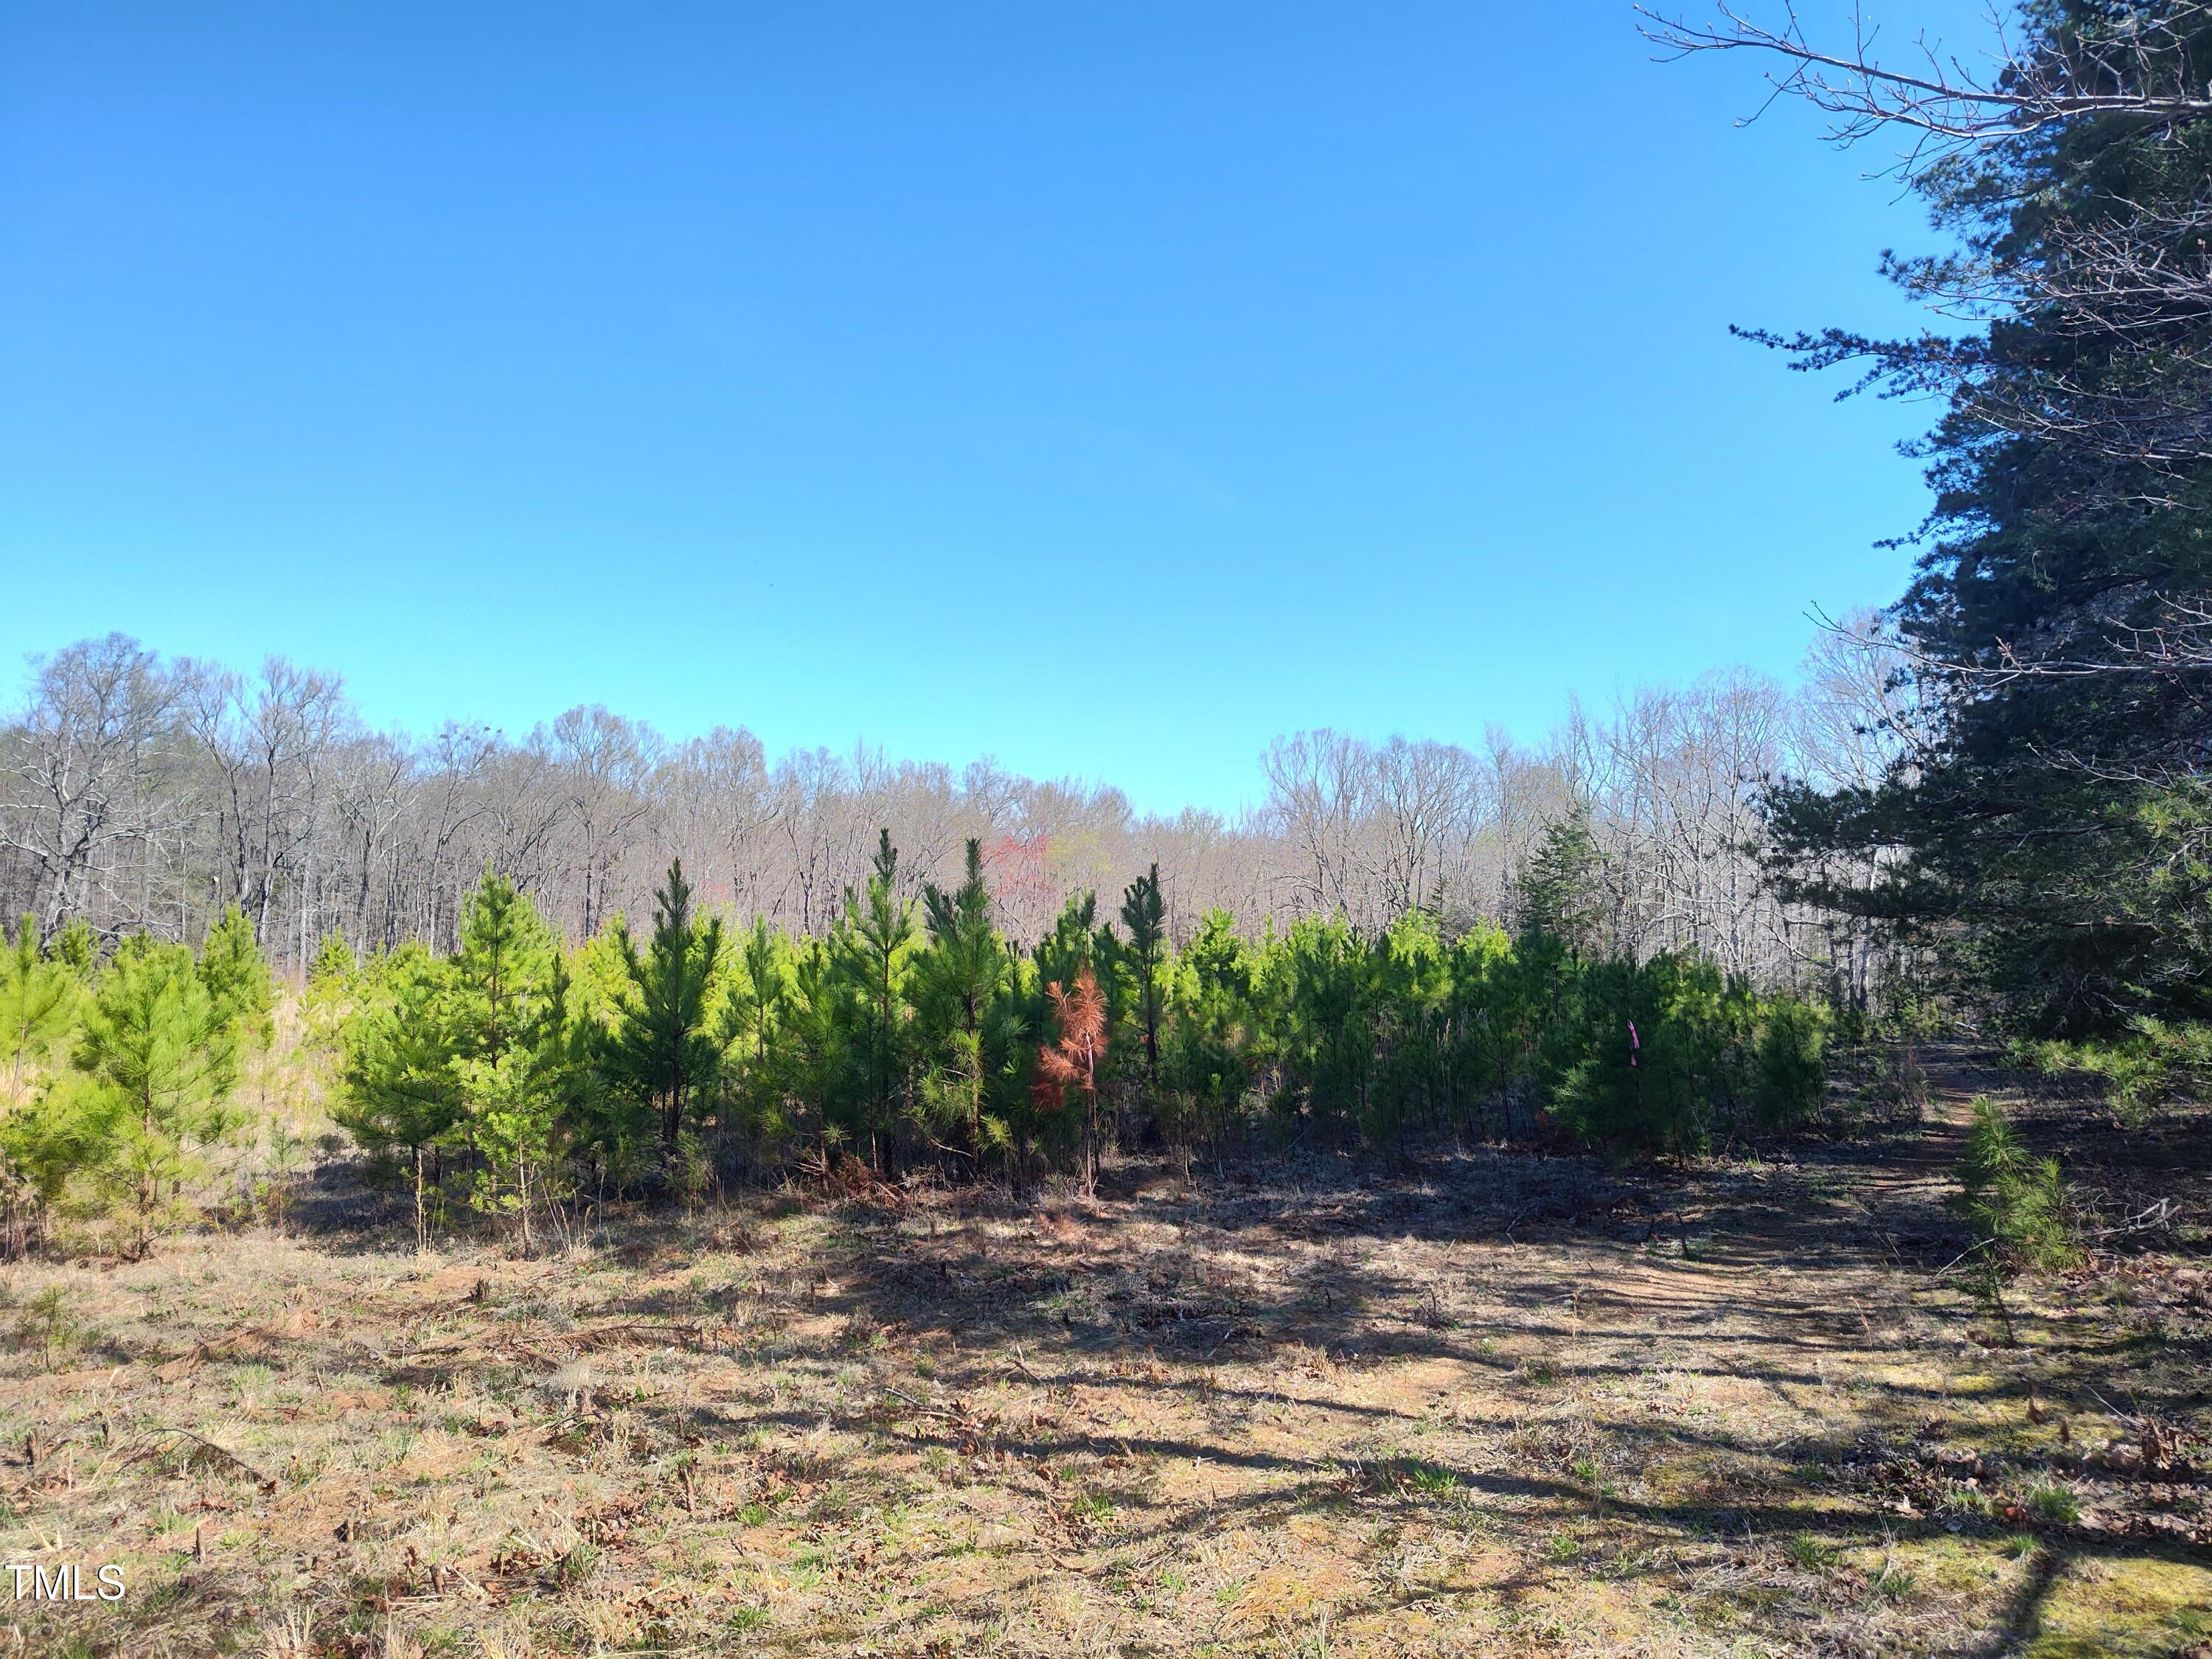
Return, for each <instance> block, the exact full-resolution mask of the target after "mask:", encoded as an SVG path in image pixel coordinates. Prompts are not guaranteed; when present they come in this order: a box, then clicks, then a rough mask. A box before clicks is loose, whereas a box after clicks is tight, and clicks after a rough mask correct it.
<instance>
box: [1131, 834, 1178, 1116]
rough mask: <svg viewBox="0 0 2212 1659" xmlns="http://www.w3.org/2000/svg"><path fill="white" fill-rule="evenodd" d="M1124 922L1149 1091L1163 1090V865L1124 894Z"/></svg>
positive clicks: (1165, 948) (1150, 1094)
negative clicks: (1161, 976)
mask: <svg viewBox="0 0 2212 1659" xmlns="http://www.w3.org/2000/svg"><path fill="white" fill-rule="evenodd" d="M1121 925H1122V926H1123V927H1126V928H1127V929H1128V930H1129V943H1128V945H1127V948H1126V949H1125V950H1124V951H1122V964H1123V968H1124V970H1125V971H1126V972H1127V975H1128V976H1129V979H1130V981H1131V982H1132V984H1133V988H1134V990H1135V992H1136V1002H1137V1006H1136V1007H1135V1009H1134V1010H1133V1012H1134V1013H1135V1015H1136V1018H1137V1024H1138V1028H1139V1030H1141V1031H1142V1032H1143V1034H1144V1039H1145V1094H1146V1098H1147V1099H1148V1100H1157V1099H1158V1097H1159V1092H1160V970H1161V969H1162V967H1163V966H1164V964H1165V963H1166V962H1167V955H1168V930H1167V907H1166V905H1165V904H1164V902H1162V900H1161V897H1160V866H1158V865H1157V864H1155V865H1154V866H1152V869H1151V870H1150V871H1149V872H1146V874H1144V875H1141V876H1139V877H1138V878H1136V880H1134V881H1133V882H1131V883H1130V884H1129V886H1128V890H1127V891H1126V892H1125V893H1123V895H1122V896H1121Z"/></svg>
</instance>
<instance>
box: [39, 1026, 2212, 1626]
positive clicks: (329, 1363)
mask: <svg viewBox="0 0 2212 1659" xmlns="http://www.w3.org/2000/svg"><path fill="white" fill-rule="evenodd" d="M1991 1081H1992V1079H1990V1078H1988V1077H1982V1076H1975V1075H1972V1074H1970V1073H1968V1072H1967V1071H1966V1069H1965V1067H1964V1066H1963V1064H1960V1063H1954V1064H1953V1065H1952V1066H1951V1067H1950V1070H1949V1072H1948V1073H1946V1074H1944V1075H1940V1076H1939V1078H1938V1082H1939V1084H1940V1085H1944V1087H1943V1090H1942V1092H1943V1095H1944V1097H1945V1099H1946V1101H1947V1102H1948V1106H1947V1109H1946V1110H1945V1111H1944V1112H1943V1113H1942V1114H1941V1116H1942V1119H1943V1121H1939V1122H1938V1123H1936V1125H1935V1126H1934V1127H1932V1128H1931V1129H1930V1130H1929V1131H1927V1132H1924V1133H1914V1134H1911V1135H1906V1136H1901V1137H1899V1138H1896V1139H1892V1140H1889V1141H1886V1142H1880V1143H1874V1144H1865V1143H1863V1144H1860V1145H1857V1146H1844V1147H1838V1148H1834V1149H1829V1150H1820V1149H1808V1150H1806V1151H1804V1152H1802V1156H1800V1157H1799V1158H1797V1159H1796V1161H1794V1162H1790V1163H1773V1164H1724V1165H1720V1166H1716V1167H1713V1168H1710V1169H1707V1170H1701V1171H1699V1172H1697V1173H1695V1174H1692V1175H1687V1176H1675V1177H1659V1176H1648V1177H1638V1178H1630V1177H1626V1176H1615V1175H1610V1174H1608V1173H1607V1172H1606V1171H1605V1170H1602V1169H1601V1168H1600V1167H1598V1166H1596V1165H1595V1164H1589V1163H1585V1162H1582V1161H1575V1160H1549V1161H1545V1160H1539V1159H1534V1158H1528V1157H1524V1156H1521V1155H1517V1154H1501V1153H1492V1152H1480V1151H1479V1152H1471V1153H1463V1154H1462V1153H1451V1152H1437V1153H1435V1154H1434V1155H1432V1156H1431V1157H1430V1158H1428V1159H1427V1161H1426V1163H1425V1165H1424V1169H1423V1172H1422V1174H1421V1176H1419V1178H1400V1179H1394V1180H1390V1181H1388V1182H1385V1181H1382V1180H1381V1179H1380V1178H1377V1177H1372V1176H1370V1175H1366V1174H1363V1172H1362V1171H1361V1170H1358V1168H1357V1167H1356V1166H1355V1165H1353V1164H1352V1163H1350V1162H1349V1161H1347V1160H1334V1159H1319V1160H1314V1161H1311V1162H1309V1163H1305V1164H1296V1165H1284V1166H1280V1167H1276V1168H1273V1169H1271V1170H1268V1171H1267V1172H1266V1173H1265V1175H1264V1176H1263V1177H1261V1178H1260V1179H1258V1180H1255V1182H1253V1183H1251V1184H1246V1185H1236V1184H1232V1185H1231V1186H1228V1187H1226V1188H1212V1189H1199V1190H1191V1189H1186V1188H1182V1186H1180V1185H1179V1184H1177V1183H1176V1182H1173V1181H1171V1180H1170V1178H1169V1177H1168V1176H1167V1175H1166V1174H1164V1172H1162V1171H1159V1170H1154V1169H1151V1168H1147V1167H1145V1166H1139V1165H1122V1166H1120V1167H1119V1168H1117V1169H1113V1170H1109V1182H1108V1183H1107V1186H1106V1187H1105V1188H1104V1189H1103V1191H1102V1194H1101V1196H1099V1197H1098V1198H1097V1199H1096V1200H1082V1199H1079V1198H1078V1197H1075V1196H1073V1194H1070V1195H1066V1196H1063V1197H1060V1198H1057V1199H1051V1200H1038V1201H1037V1202H1036V1203H1034V1204H1032V1205H1029V1206H1018V1207H1017V1206H1011V1205H1003V1204H1001V1205H995V1206H986V1207H984V1208H982V1209H981V1210H980V1211H979V1210H978V1208H977V1207H976V1200H975V1198H974V1196H973V1195H972V1194H971V1195H966V1196H963V1195H960V1194H925V1195H923V1196H921V1197H920V1198H917V1199H915V1200H913V1201H911V1202H909V1203H908V1204H907V1205H906V1206H905V1207H904V1208H903V1209H902V1210H901V1211H899V1212H878V1211H875V1210H870V1209H863V1208H856V1207H847V1208H841V1209H828V1208H823V1207H818V1206H807V1205H805V1204H801V1203H795V1202H793V1201H792V1200H788V1199H784V1198H777V1197H768V1198H762V1199H758V1200H748V1201H746V1202H744V1203H733V1204H732V1205H730V1206H726V1208H722V1209H719V1210H713V1211H708V1212H702V1213H701V1214H699V1215H697V1216H696V1217H694V1218H672V1217H661V1218H651V1217H635V1218H628V1219H626V1220H623V1221H622V1222H619V1223H618V1224H617V1230H616V1231H612V1232H611V1233H610V1234H609V1235H608V1236H607V1237H605V1238H602V1239H599V1240H595V1241H594V1243H593V1245H592V1248H588V1249H576V1250H574V1251H572V1252H570V1253H568V1254H567V1255H561V1256H557V1257H554V1258H551V1259H545V1260H538V1261H517V1260H513V1259H512V1258H510V1257H509V1256H507V1255H504V1254H502V1253H501V1252H500V1251H498V1250H496V1249H491V1248H489V1247H484V1248H481V1249H459V1250H456V1251H454V1252H452V1253H449V1254H447V1255H442V1256H439V1257H435V1258H432V1259H428V1260H423V1261H418V1260H416V1258H414V1257H413V1256H412V1255H409V1254H406V1253H404V1247H401V1246H399V1245H398V1244H397V1243H393V1242H392V1240H393V1239H396V1237H397V1235H396V1234H393V1235H387V1236H368V1235H363V1234H362V1233H359V1232H356V1233H351V1234H337V1235H333V1234H330V1233H325V1234H322V1235H319V1236H313V1237H301V1238H295V1239H284V1238H280V1237H274V1236H272V1235H269V1234H265V1233H263V1234H250V1235H246V1236H234V1237H221V1238H216V1237H207V1238H199V1239H192V1240H186V1241H183V1242H179V1243H177V1244H175V1245H174V1246H173V1247H172V1248H171V1249H168V1250H167V1253H166V1254H164V1255H161V1257H160V1258H158V1259H157V1260H155V1261H151V1262H148V1263H143V1264H137V1265H130V1266H119V1267H109V1268H100V1267H85V1266H73V1267H64V1266H31V1267H15V1268H11V1269H9V1273H8V1278H7V1285H6V1288H7V1291H8V1294H9V1297H10V1298H11V1300H12V1301H13V1303H14V1304H15V1306H16V1308H17V1310H19V1311H18V1313H17V1314H15V1315H10V1316H6V1317H9V1318H14V1319H17V1320H18V1321H19V1323H18V1325H17V1331H18V1335H17V1338H16V1340H15V1346H14V1349H13V1352H11V1353H10V1355H9V1358H8V1362H7V1364H6V1365H5V1367H4V1369H0V1447H4V1448H5V1449H6V1452H5V1455H6V1456H7V1458H8V1463H7V1466H6V1467H5V1468H0V1498H4V1502H5V1504H6V1506H7V1508H6V1512H5V1520H4V1523H0V1551H4V1559H5V1560H6V1561H8V1562H25V1563H42V1564H48V1565H51V1564H54V1563H58V1562H64V1561H76V1562H82V1563H87V1564H96V1563H101V1562H112V1563H117V1564H120V1565H122V1566H123V1567H124V1569H125V1572H126V1574H127V1577H128V1582H129V1584H130V1587H131V1589H130V1594H129V1595H128V1596H127V1597H126V1598H125V1600H124V1601H121V1602H119V1603H116V1604H112V1605H109V1604H100V1603H90V1604H84V1605H81V1606H76V1607H60V1608H55V1607H47V1606H44V1605H41V1604H37V1603H33V1602H16V1603H14V1604H12V1605H9V1606H8V1607H5V1608H4V1609H0V1652H9V1651H12V1652H20V1653H24V1654H38V1655H42V1656H43V1655H49V1654H62V1653H68V1652H71V1651H77V1652H84V1653H94V1652H106V1651H111V1650H113V1651H121V1652H127V1653H130V1654H131V1655H133V1656H154V1655H160V1654H164V1653H169V1654H179V1655H184V1654H200V1653H210V1652H237V1653H248V1654H256V1655H267V1656H271V1659H306V1656H309V1655H377V1656H394V1659H397V1656H417V1655H419V1656H424V1659H428V1656H432V1655H436V1654H441V1653H453V1654H466V1655H483V1656H487V1659H520V1656H526V1655H532V1656H550V1655H556V1654H587V1653H611V1652H640V1651H650V1652H660V1653H723V1652H751V1651H758V1652H762V1653H794V1654H795V1653H809V1654H833V1653H835V1654H843V1653H875V1654H884V1655H893V1654H914V1655H924V1654H963V1655H965V1654H969V1653H977V1654H1007V1655H1015V1654H1094V1653H1095V1654H1099V1655H1106V1654H1115V1655H1122V1654H1176V1655H1186V1654H1187V1655H1193V1656H1196V1655H1231V1654H1236V1655H1242V1654H1297V1655H1308V1656H1315V1659H1321V1656H1352V1655H1369V1654H1371V1655H1395V1654H1405V1653H1431V1652H1433V1653H1455V1654H1490V1653H1495V1654H1501V1655H1503V1654H1514V1655H1519V1654H1553V1653H1556V1654H1623V1655H1675V1654H1679V1655H1723V1654H1727V1655H1737V1654H1741V1655H1753V1654H1796V1653H1805V1654H1813V1653H1865V1654H1872V1653H1900V1654H1902V1653H1916V1654H1917V1653H1929V1652H1942V1653H1974V1652H1992V1653H1994V1652H1998V1651H2024V1652H2029V1653H2033V1654H2037V1655H2040V1656H2044V1659H2055V1656H2061V1655H2075V1654H2079V1655H2090V1654H2104V1653H2113V1654H2142V1655H2168V1654H2172V1653H2174V1652H2176V1651H2177V1650H2181V1649H2184V1648H2185V1647H2186V1646H2187V1645H2188V1644H2190V1643H2191V1642H2193V1641H2196V1640H2198V1639H2202V1638H2203V1635H2204V1634H2205V1633H2206V1632H2208V1631H2212V1570H2208V1566H2207V1564H2206V1557H2205V1554H2204V1553H2203V1533H2202V1531H2201V1530H2200V1523H2201V1522H2202V1521H2203V1518H2204V1517H2203V1516H2202V1515H2201V1514H2200V1513H2199V1512H2198V1511H2197V1510H2196V1509H2195V1504H2196V1503H2197V1498H2198V1496H2199V1494H2200V1492H2201V1490H2202V1488H2201V1485H2200V1484H2199V1483H2200V1482H2201V1481H2202V1480H2203V1475H2202V1474H2201V1471H2200V1469H2199V1468H2198V1465H2197V1462H2196V1461H2195V1460H2196V1458H2197V1454H2198V1451H2199V1449H2200V1442H2199V1441H2198V1439H2197V1434H2198V1432H2199V1431H2200V1429H2201V1427H2202V1424H2201V1422H2200V1421H2199V1419H2198V1418H2197V1415H2196V1414H2195V1413H2197V1412H2198V1411H2199V1409H2200V1407H2201V1405H2202V1395H2201V1394H2200V1393H2199V1392H2198V1391H2199V1390H2201V1389H2202V1386H2203V1370H2202V1367H2203V1361H2204V1358H2205V1343H2204V1339H2205V1318H2206V1301H2205V1294H2204V1288H2203V1287H2204V1284H2205V1281H2204V1279H2203V1278H2202V1277H2201V1276H2198V1277H2195V1278H2192V1277H2191V1273H2193V1272H2195V1271H2196V1270H2195V1269H2194V1268H2192V1267H2191V1266H2190V1265H2188V1263H2187V1262H2186V1261H2184V1260H2182V1259H2181V1258H2179V1257H2178V1256H2177V1255H2174V1254H2172V1251H2173V1249H2174V1247H2175V1243H2176V1240H2177V1239H2179V1242H2180V1243H2182V1244H2184V1245H2187V1244H2189V1243H2191V1241H2192V1240H2195V1241H2200V1242H2201V1239H2202V1237H2203V1235H2202V1232H2201V1231H2197V1232H2191V1231H2190V1230H2191V1229H2192V1228H2201V1225H2202V1223H2203V1210H2202V1207H2201V1200H2202V1196H2203V1183H2202V1180H2201V1177H2200V1176H2197V1175H2194V1174H2191V1175H2187V1176H2185V1177H2177V1176H2175V1174H2174V1172H2173V1170H2172V1167H2171V1166H2172V1158H2170V1157H2164V1158H2161V1157H2152V1158H2137V1160H2136V1167H2133V1168H2130V1169H2118V1170H2107V1171H2105V1172H2104V1173H2103V1175H2102V1176H2099V1177H2098V1178H2099V1179H2101V1180H2103V1181H2104V1182H2106V1185H2107V1186H2109V1187H2110V1188H2112V1190H2111V1192H2110V1193H2109V1194H2107V1201H2108V1203H2109V1205H2110V1206H2111V1208H2112V1212H2114V1213H2118V1211H2119V1210H2120V1209H2121V1208H2122V1207H2124V1205H2125V1204H2126V1203H2127V1202H2128V1201H2129V1200H2130V1197H2131V1195H2132V1194H2133V1193H2134V1192H2135V1190H2136V1188H2141V1187H2142V1186H2143V1183H2145V1182H2150V1181H2152V1180H2154V1179H2155V1180H2156V1181H2158V1182H2162V1183H2164V1186H2163V1188H2162V1190H2163V1191H2166V1192H2169V1193H2172V1194H2173V1195H2175V1196H2178V1197H2179V1198H2181V1199H2182V1200H2185V1201H2184V1204H2183V1209H2182V1212H2181V1216H2180V1222H2179V1225H2180V1228H2181V1231H2179V1233H2178V1234H2175V1233H2166V1234H2160V1235H2154V1236H2151V1237H2149V1238H2148V1241H2147V1242H2148V1243H2153V1244H2155V1245H2157V1246H2159V1247H2160V1249H2161V1250H2162V1251H2164V1252H2166V1253H2165V1254H2160V1255H2136V1256H2131V1257H2129V1258H2127V1259H2126V1260H2125V1261H2123V1262H2120V1263H2118V1265H2114V1264H2112V1263H2107V1264H2106V1267H2105V1268H2104V1269H2103V1270H2102V1271H2100V1272H2099V1273H2095V1274H2085V1275H2082V1276H2080V1277H2078V1278H2077V1279H2074V1280H2072V1281H2067V1282H2057V1283H2051V1284H2047V1285H2042V1286H2039V1287H2037V1288H2036V1290H2035V1291H2034V1293H2033V1295H2020V1296H2016V1297H2015V1300H2016V1301H2017V1302H2018V1304H2019V1306H2018V1308H2017V1309H2016V1318H2017V1321H2018V1324H2019V1329H2020V1334H2021V1338H2022V1346H2020V1347H2018V1348H2008V1347H2004V1346H1997V1345H1996V1335H1995V1333H1994V1332H1992V1331H1991V1330H1990V1328H1989V1325H1990V1322H1989V1321H1988V1319H1987V1318H1986V1317H1985V1316H1984V1311H1983V1310H1981V1309H1980V1308H1979V1306H1978V1304H1975V1303H1974V1302H1973V1301H1972V1299H1971V1297H1969V1296H1968V1295H1967V1294H1966V1290H1965V1288H1964V1286H1963V1285H1961V1283H1960V1281H1959V1280H1958V1279H1956V1278H1955V1277H1946V1276H1942V1275H1938V1274H1936V1273H1932V1272H1931V1271H1930V1269H1931V1268H1932V1267H1936V1266H1937V1265H1940V1264H1941V1263H1942V1261H1944V1260H1946V1259H1947V1258H1948V1256H1949V1255H1952V1254H1954V1252H1955V1249H1956V1248H1958V1247H1959V1246H1958V1241H1957V1240H1956V1237H1955V1231H1954V1224H1953V1223H1952V1222H1951V1221H1950V1219H1949V1218H1948V1215H1947V1213H1946V1212H1944V1210H1943V1209H1942V1206H1941V1200H1942V1196H1943V1194H1944V1191H1945V1180H1944V1172H1945V1170H1946V1169H1947V1167H1948V1160H1949V1158H1950V1157H1951V1156H1952V1155H1953V1153H1954V1147H1953V1146H1952V1145H1951V1136H1952V1133H1953V1132H1952V1129H1951V1127H1950V1125H1949V1121H1948V1120H1949V1118H1950V1117H1951V1116H1952V1115H1954V1113H1955V1105H1956V1103H1957V1101H1958V1100H1960V1099H1961V1098H1963V1097H1964V1095H1965V1094H1966V1092H1967V1091H1970V1090H1972V1089H1975V1088H1980V1087H1985V1086H1989V1085H1990V1082H1991ZM1996 1081H1998V1082H2002V1079H1996ZM2200 1139H2201V1137H2200ZM2086 1156H2087V1155H2086V1154H2083V1157H2085V1158H2086ZM2177 1180H2179V1181H2180V1182H2181V1187H2182V1190H2179V1191H2176V1190H2175V1186H2174V1183H2175V1182H2176V1181H2177ZM2131 1182H2132V1183H2134V1185H2133V1186H2132V1187H2131V1186H2130V1183H2131ZM2124 1242H2126V1243H2140V1242H2146V1241H2142V1240H2133V1239H2131V1240H2129V1241H2124ZM50 1287H59V1288H60V1289H61V1290H62V1291H63V1292H64V1297H65V1303H64V1306H65V1308H66V1310H68V1312H69V1314H70V1316H71V1317H73V1318H75V1319H76V1320H78V1321H80V1322H82V1326H83V1328H82V1329H81V1330H79V1331H77V1332H76V1333H74V1334H67V1333H64V1334H63V1336H62V1337H61V1339H60V1340H59V1342H58V1346H55V1347H54V1350H53V1353H52V1358H51V1368H50V1363H49V1354H48V1352H47V1346H48V1345H47V1344H46V1343H45V1342H44V1341H42V1340H40V1334H39V1333H38V1332H37V1331H35V1330H34V1329H33V1326H34V1325H35V1321H34V1320H32V1319H31V1318H30V1316H28V1315H27V1313H24V1312H22V1311H21V1310H24V1309H25V1308H26V1307H27V1304H29V1303H30V1302H31V1300H32V1298H33V1297H34V1296H35V1295H36V1294H37V1293H38V1292H39V1291H41V1290H44V1289H47V1288H50ZM48 1334H51V1333H48ZM2057 1488H2063V1489H2064V1491H2066V1492H2069V1493H2070V1494H2072V1500H2071V1501H2072V1503H2073V1504H2078V1505H2079V1506H2080V1507H2081V1515H2080V1516H2079V1517H2078V1518H2073V1519H2069V1518H2067V1511H2068V1509H2069V1505H2068V1504H2067V1503H2065V1502H2063V1501H2061V1500H2060V1499H2058V1498H2053V1497H2051V1496H2050V1495H2049V1492H2048V1490H2045V1489H2057ZM2039 1490H2044V1491H2045V1496H2044V1497H2043V1498H2041V1499H2040V1503H2041V1508H2040V1509H2039V1508H2038V1507H2037V1504H2038V1501H2039V1500H2038V1499H2037V1498H2036V1493H2037V1492H2039ZM0 1595H4V1590H0ZM11 1644H12V1645H11Z"/></svg>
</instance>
